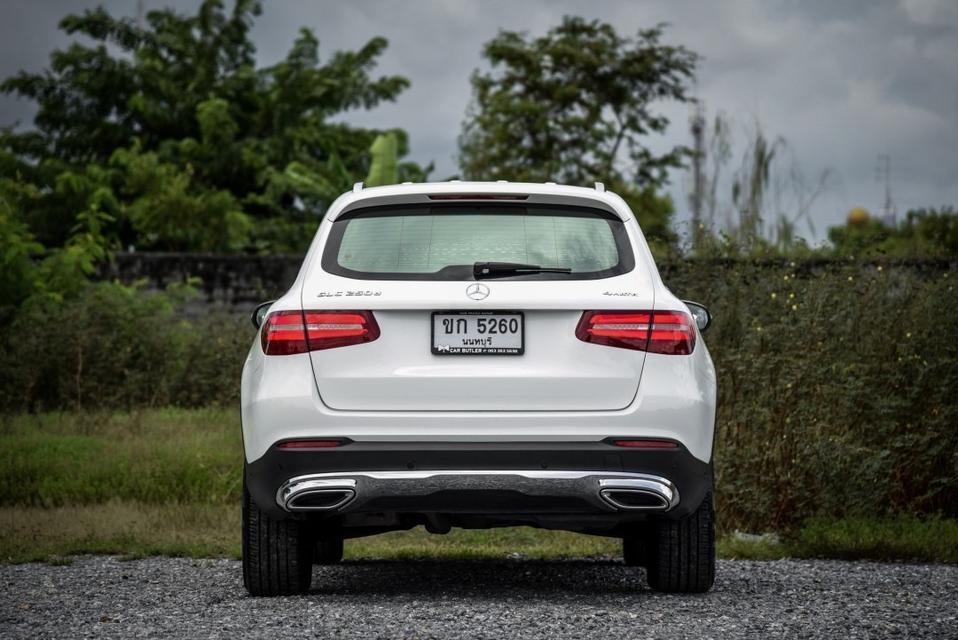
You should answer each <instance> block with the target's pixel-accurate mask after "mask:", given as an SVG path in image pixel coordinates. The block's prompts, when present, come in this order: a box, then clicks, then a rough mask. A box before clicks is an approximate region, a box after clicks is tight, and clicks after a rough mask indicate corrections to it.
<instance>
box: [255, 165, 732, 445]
mask: <svg viewBox="0 0 958 640" xmlns="http://www.w3.org/2000/svg"><path fill="white" fill-rule="evenodd" d="M440 194H499V195H502V194H521V195H527V196H528V199H527V200H526V202H527V203H543V204H558V205H573V206H585V207H591V208H594V209H601V210H604V211H607V212H611V213H614V214H615V215H617V216H618V217H619V218H621V219H622V220H623V221H624V222H625V227H626V229H627V231H628V234H629V237H630V241H631V245H632V250H633V252H634V254H635V268H634V269H633V270H632V271H630V272H628V273H625V274H622V275H618V276H614V277H610V278H603V279H596V280H578V281H570V280H555V281H528V280H525V281H508V280H498V279H492V280H484V281H483V284H485V285H487V286H488V287H489V289H490V294H489V296H488V297H487V298H485V299H484V300H480V301H475V300H472V299H470V298H469V297H468V296H467V295H466V288H467V287H468V286H469V285H470V284H474V281H472V280H463V281H422V280H420V281H406V280H403V281H397V280H356V279H353V278H346V277H342V276H338V275H334V274H330V273H327V272H325V271H323V269H322V266H321V264H320V263H321V255H322V251H323V247H324V244H325V242H326V239H327V237H328V235H329V232H330V228H331V223H332V222H333V221H334V220H335V219H336V218H337V216H339V215H341V214H342V213H344V212H346V211H350V210H354V209H357V208H363V207H368V206H382V205H396V204H408V203H423V202H428V196H429V195H440ZM376 292H379V294H378V295H375V294H376ZM349 293H352V295H347V294H349ZM367 293H371V294H372V295H366V294H367ZM610 293H611V294H619V295H608V294H610ZM337 294H339V295H337ZM304 308H305V309H308V310H310V309H316V310H337V309H341V310H370V311H372V312H373V314H374V316H375V318H376V321H377V323H378V324H379V327H380V329H381V335H380V337H379V338H378V339H377V340H375V341H373V342H369V343H366V344H360V345H352V346H347V347H341V348H335V349H327V350H322V351H313V352H311V353H304V354H296V355H285V356H266V355H264V354H263V351H262V348H261V346H260V340H259V336H257V339H256V340H255V341H254V342H253V345H252V347H251V349H250V351H249V355H248V357H247V360H246V364H245V367H244V369H243V378H242V419H243V441H244V447H245V453H246V460H247V461H248V462H253V461H254V460H256V459H258V458H260V457H261V456H262V455H263V454H264V453H265V452H266V451H267V450H268V449H269V448H270V447H271V446H272V445H273V444H274V443H276V442H277V441H279V440H284V439H292V438H317V437H318V438H323V437H346V438H350V439H352V440H355V441H364V440H366V441H379V442H383V441H416V442H423V441H443V442H508V441H512V442H536V441H576V442H586V441H600V440H604V439H606V438H609V437H626V438H670V439H674V440H677V441H679V442H681V443H682V444H683V445H684V446H685V447H686V448H687V449H688V450H689V452H690V453H691V454H692V455H693V456H695V457H696V458H698V459H700V460H702V461H704V462H708V461H710V460H711V456H712V442H713V436H714V425H715V402H716V382H715V370H714V367H713V365H712V361H711V358H710V356H709V353H708V350H707V349H706V346H705V341H704V340H703V339H702V337H701V335H697V336H696V344H695V349H694V351H693V352H692V354H691V355H685V356H676V355H662V354H655V353H648V354H647V353H645V352H642V351H634V350H629V349H621V348H614V347H608V346H604V345H598V344H591V343H586V342H583V341H581V340H579V339H577V338H576V336H575V327H576V324H577V323H578V321H579V318H580V317H581V315H582V312H583V311H586V310H615V309H622V310H637V309H656V310H684V309H686V307H685V305H684V304H683V303H682V302H681V300H679V299H678V298H677V297H676V296H675V295H673V294H672V293H671V292H670V291H669V290H668V289H667V288H666V287H665V286H664V284H663V283H662V280H661V278H660V277H659V273H658V270H657V269H656V267H655V263H654V262H653V259H652V255H651V253H650V252H649V249H648V245H647V244H646V242H645V238H644V236H643V235H642V232H641V230H640V228H639V226H638V224H637V223H636V221H635V219H634V216H633V214H632V212H631V211H630V210H629V207H628V206H627V205H626V204H625V202H624V201H623V200H622V199H621V198H620V197H618V196H617V195H615V194H613V193H608V192H604V191H599V190H594V189H587V188H581V187H568V186H557V185H548V184H525V183H495V182H473V183H464V182H463V183H460V182H447V183H432V184H429V183H427V184H414V185H395V186H389V187H377V188H370V189H362V190H354V191H353V192H350V193H347V194H345V195H343V196H341V197H340V198H339V199H337V200H336V201H335V202H334V203H333V204H332V205H331V207H330V208H329V210H328V212H327V214H326V217H325V218H324V220H323V222H322V224H320V226H319V229H318V231H317V233H316V236H315V238H314V240H313V242H312V245H311V246H310V249H309V251H308V253H307V255H306V258H305V260H304V262H303V266H302V268H301V270H300V272H299V275H298V277H297V278H296V281H295V282H294V283H293V285H292V287H291V288H290V289H289V291H288V292H287V293H286V294H285V295H283V297H282V298H280V299H279V300H277V301H276V302H275V303H274V304H273V305H272V307H271V308H270V312H274V311H280V310H299V309H304ZM451 310H509V311H522V312H524V314H525V353H524V354H523V355H522V356H468V355H467V356H448V355H446V356H437V355H433V354H432V353H431V350H430V326H431V319H430V318H431V313H432V311H451ZM696 331H697V329H696Z"/></svg>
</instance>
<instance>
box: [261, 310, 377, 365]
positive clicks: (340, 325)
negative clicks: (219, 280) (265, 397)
mask: <svg viewBox="0 0 958 640" xmlns="http://www.w3.org/2000/svg"><path fill="white" fill-rule="evenodd" d="M378 337H379V325H378V324H376V318H374V317H373V314H372V312H371V311H277V312H275V313H271V314H270V315H269V316H267V318H266V321H265V322H264V323H263V329H262V333H261V341H262V344H263V353H265V354H266V355H268V356H285V355H290V354H294V353H306V352H307V351H319V350H320V349H332V348H334V347H346V346H349V345H351V344H362V343H363V342H372V341H373V340H375V339H376V338H378Z"/></svg>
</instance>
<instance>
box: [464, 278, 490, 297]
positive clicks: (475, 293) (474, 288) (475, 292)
mask: <svg viewBox="0 0 958 640" xmlns="http://www.w3.org/2000/svg"><path fill="white" fill-rule="evenodd" d="M466 295H467V296H469V297H470V298H472V299H473V300H485V299H486V298H488V297H489V287H487V286H486V285H484V284H480V283H478V282H477V283H475V284H471V285H469V286H468V287H466Z"/></svg>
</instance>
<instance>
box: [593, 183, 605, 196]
mask: <svg viewBox="0 0 958 640" xmlns="http://www.w3.org/2000/svg"><path fill="white" fill-rule="evenodd" d="M595 190H596V191H598V192H599V193H605V185H604V184H602V183H601V182H596V183H595Z"/></svg>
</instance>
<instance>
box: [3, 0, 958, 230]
mask: <svg viewBox="0 0 958 640" xmlns="http://www.w3.org/2000/svg"><path fill="white" fill-rule="evenodd" d="M144 3H145V5H146V8H147V9H148V10H149V9H154V8H159V7H162V6H167V5H172V6H174V7H176V8H178V9H182V10H192V9H194V8H195V6H196V4H197V2H195V1H192V2H191V1H188V0H144ZM96 4H104V5H105V6H106V7H107V8H108V9H109V10H110V11H111V12H113V13H115V14H126V15H134V14H135V12H136V2H135V0H125V1H119V0H114V1H106V2H102V3H101V2H96V0H92V1H87V0H74V1H67V0H46V1H43V2H38V1H36V0H4V5H5V9H6V10H5V15H6V17H7V19H6V20H4V21H3V22H2V23H0V76H3V77H6V76H8V75H11V74H12V73H15V72H16V71H17V70H18V69H28V70H39V69H42V68H43V67H44V66H45V65H46V64H47V56H48V53H49V51H50V50H51V49H53V48H55V47H62V46H63V45H64V44H66V43H67V39H66V38H65V37H64V36H63V34H62V33H60V32H58V31H57V28H56V24H57V22H58V20H59V19H60V17H62V16H63V15H64V14H65V13H67V12H70V11H77V10H80V9H82V8H84V7H87V6H95V5H96ZM266 5H267V6H266V8H265V10H264V12H263V15H262V16H261V17H260V19H259V21H258V22H257V24H256V26H255V28H254V31H253V35H254V39H255V41H256V45H257V47H258V55H259V58H260V61H261V62H262V63H264V64H269V63H272V62H275V61H276V60H278V59H280V58H281V57H283V55H284V54H285V53H286V51H287V49H288V47H289V44H290V42H291V41H292V39H293V38H294V36H295V34H296V32H297V31H298V29H299V28H301V27H308V28H310V29H313V30H314V31H315V32H316V33H317V34H318V36H319V38H320V43H321V53H323V52H325V53H326V54H327V55H328V54H329V52H331V51H333V50H335V49H340V48H350V49H355V48H357V47H359V46H361V45H362V44H363V43H364V42H366V41H367V40H368V39H369V38H371V37H373V36H376V35H383V36H385V37H386V38H388V39H389V42H390V46H389V49H388V50H387V53H386V55H385V56H384V57H383V59H382V63H381V65H380V67H379V70H380V71H381V72H382V73H388V74H401V75H404V76H407V77H408V78H409V79H410V80H411V81H412V87H411V88H410V89H409V90H408V91H407V92H406V93H404V94H403V95H402V96H401V97H400V98H399V100H398V101H397V102H396V103H395V104H388V105H385V106H382V107H380V108H377V109H376V110H374V111H372V112H357V113H355V114H349V115H348V116H347V118H346V119H348V120H350V121H352V122H355V123H357V124H362V125H368V126H381V127H396V126H398V127H402V128H404V129H406V130H407V131H408V132H409V134H410V137H411V141H412V159H414V160H417V161H420V162H423V163H428V162H430V161H433V162H435V164H436V172H435V173H434V174H433V177H434V178H435V179H443V178H445V177H448V176H449V175H452V174H454V173H455V172H456V161H455V153H456V137H457V135H458V133H459V129H460V125H461V122H462V118H463V114H464V112H465V109H466V105H467V104H468V101H469V97H470V88H469V74H470V73H471V72H472V70H473V69H474V68H475V67H477V66H479V65H481V64H482V61H481V60H480V57H479V52H480V50H481V47H482V44H483V43H484V42H486V41H488V40H489V39H490V38H492V37H494V36H495V34H496V33H497V31H498V30H499V29H503V28H505V29H515V30H523V31H528V32H529V33H530V34H533V35H539V34H542V33H544V32H545V31H546V30H548V29H549V28H550V27H551V26H554V25H555V24H557V23H558V22H559V21H560V20H561V17H562V15H564V14H577V15H582V16H585V17H588V18H598V19H601V20H604V21H607V22H609V23H611V24H613V25H615V26H616V27H617V28H618V29H619V30H620V32H622V33H633V32H635V31H636V30H637V29H639V28H643V27H648V26H651V25H654V24H656V23H659V22H667V23H669V24H670V25H671V26H670V28H669V30H668V32H667V36H666V39H667V41H669V42H670V43H675V44H684V45H685V46H687V47H689V48H691V49H693V50H694V51H696V52H698V53H699V54H701V55H702V56H703V60H702V62H701V65H700V67H699V71H698V78H697V84H696V94H697V95H698V96H699V97H700V98H701V99H702V100H703V102H704V104H705V106H706V108H707V111H708V113H709V114H710V115H712V114H714V113H715V112H716V111H721V112H724V113H725V114H727V115H729V116H730V117H731V119H732V121H733V132H734V134H735V140H737V141H738V144H737V145H736V148H735V152H734V153H735V159H734V160H733V162H732V164H733V165H737V164H738V163H739V158H740V155H741V153H742V146H743V145H742V141H743V140H744V138H745V137H746V135H747V131H749V130H750V129H752V128H754V126H755V123H756V122H760V123H761V126H762V128H763V129H764V130H765V131H766V133H767V134H769V135H771V136H781V137H783V138H784V139H785V140H786V141H787V144H788V147H787V149H788V151H787V154H786V156H787V159H788V162H787V164H789V165H794V166H797V167H799V168H800V169H801V171H802V172H803V173H804V174H805V176H806V181H807V182H809V183H814V182H815V179H816V176H818V175H819V174H821V172H823V171H826V170H828V171H830V172H831V178H830V179H829V181H828V187H827V190H826V192H825V194H824V195H823V196H822V197H821V198H819V199H818V200H817V201H816V203H815V205H814V207H813V208H812V211H811V218H812V221H813V222H814V224H815V226H816V228H817V234H816V236H817V237H821V236H822V235H823V232H824V230H825V228H827V226H828V225H831V224H835V223H836V222H838V221H840V220H842V219H843V218H844V216H845V213H846V212H847V211H848V209H849V208H851V207H853V206H865V207H866V208H868V209H870V210H871V211H872V212H873V213H880V212H881V208H882V203H883V198H884V195H883V187H882V186H881V185H880V184H879V183H878V182H877V181H876V166H877V157H878V155H879V154H888V155H889V156H890V157H891V173H892V195H893V198H894V201H895V204H896V206H897V208H898V210H899V211H900V212H903V211H904V210H906V209H908V208H912V207H920V206H941V205H956V206H958V0H873V1H872V0H869V1H866V0H820V1H817V2H812V1H801V2H800V1H798V0H779V1H777V2H771V1H767V0H722V1H715V2H710V1H709V2H706V1H699V2H685V1H666V0H657V1H651V0H646V1H640V0H592V1H578V0H470V1H468V2H467V1H453V0H405V1H402V2H400V1H399V0H391V1H386V0H352V1H350V2H345V1H342V2H334V1H331V0H311V1H309V2H307V1H305V0H301V1H293V0H271V1H270V2H267V3H266ZM662 111H663V112H665V113H666V114H668V115H669V116H670V117H671V120H672V124H671V126H670V128H669V131H668V133H667V134H666V135H665V136H663V137H661V139H658V140H655V141H650V144H652V145H653V147H654V148H659V149H662V148H666V147H668V146H670V145H673V144H690V138H689V133H688V120H689V109H688V107H686V106H681V105H669V104H663V105H662ZM31 113H32V108H31V106H30V105H29V104H27V103H23V102H20V101H17V100H15V99H13V98H11V97H9V96H0V125H6V124H9V123H12V122H14V121H17V120H19V121H21V122H23V123H29V120H30V116H31ZM781 168H782V172H783V173H784V172H785V169H786V166H785V163H783V165H782V167H781ZM730 169H731V168H730ZM687 185H688V178H687V176H686V175H685V174H683V173H676V174H675V175H673V178H672V184H671V186H670V191H671V192H672V194H673V197H674V198H675V201H676V204H677V208H678V210H679V212H680V213H679V219H680V220H682V219H687V209H688V207H687V197H686V190H687ZM727 186H728V185H727V184H726V185H723V193H721V194H720V200H727V199H728V198H727V194H726V193H725V192H726V191H727ZM802 230H803V231H804V232H805V234H806V235H809V232H808V230H807V228H803V229H802Z"/></svg>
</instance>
